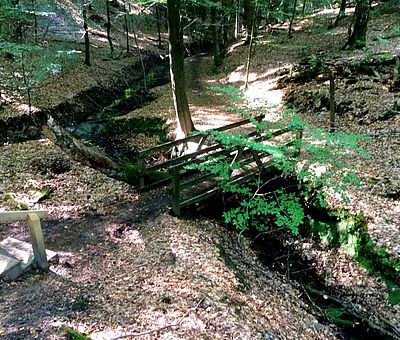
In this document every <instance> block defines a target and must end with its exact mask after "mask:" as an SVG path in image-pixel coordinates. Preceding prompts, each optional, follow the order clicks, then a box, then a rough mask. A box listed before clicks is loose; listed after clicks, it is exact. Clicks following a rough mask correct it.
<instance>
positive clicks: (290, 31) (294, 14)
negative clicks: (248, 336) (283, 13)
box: [288, 0, 297, 38]
mask: <svg viewBox="0 0 400 340" xmlns="http://www.w3.org/2000/svg"><path fill="white" fill-rule="evenodd" d="M296 6H297V0H294V4H293V12H292V17H291V18H290V24H289V34H288V35H289V38H292V27H293V21H294V17H295V16H296Z"/></svg>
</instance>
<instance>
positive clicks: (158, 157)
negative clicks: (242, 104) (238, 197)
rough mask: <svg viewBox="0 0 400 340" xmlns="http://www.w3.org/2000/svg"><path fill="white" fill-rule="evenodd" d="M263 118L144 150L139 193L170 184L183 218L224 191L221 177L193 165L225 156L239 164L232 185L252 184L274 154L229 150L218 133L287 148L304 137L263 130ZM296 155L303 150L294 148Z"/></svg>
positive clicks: (176, 208) (235, 147)
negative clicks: (185, 210)
mask: <svg viewBox="0 0 400 340" xmlns="http://www.w3.org/2000/svg"><path fill="white" fill-rule="evenodd" d="M263 118H264V115H260V116H257V117H255V118H248V119H243V120H241V121H238V122H235V123H232V124H229V125H225V126H222V127H220V128H218V129H214V130H209V131H204V132H198V133H196V134H193V135H191V136H189V137H187V138H184V139H179V140H175V141H172V142H168V143H164V144H160V145H157V146H155V147H152V148H149V149H145V150H142V151H140V152H139V155H138V161H137V168H138V178H139V180H138V188H139V190H140V191H146V190H150V189H153V188H155V187H159V186H161V185H169V190H170V196H171V205H172V209H173V211H174V213H175V214H176V215H177V216H179V215H180V213H181V209H182V208H186V207H189V206H191V205H193V204H195V203H199V202H201V201H204V200H205V199H207V198H209V197H211V196H212V195H215V194H216V193H218V191H219V190H220V189H219V186H218V183H219V182H220V181H221V178H219V176H218V175H217V174H213V173H209V172H208V173H207V172H200V171H198V170H197V171H196V170H194V169H193V168H196V167H193V165H197V166H201V165H202V164H205V163H206V162H208V161H209V160H210V158H217V157H218V158H221V157H222V158H224V160H225V161H228V162H229V163H230V164H231V165H233V164H235V171H231V172H230V183H231V184H242V183H245V182H247V181H250V180H251V179H253V178H254V177H255V176H257V175H258V174H259V173H260V171H261V170H265V169H266V168H267V167H268V166H269V165H270V164H271V162H272V155H271V154H269V153H268V152H265V151H263V152H262V151H256V150H254V149H250V148H247V147H243V146H241V145H233V146H229V147H226V146H224V145H223V144H222V143H220V142H219V141H218V140H217V139H216V138H215V132H226V133H237V132H239V131H240V133H241V135H242V136H244V137H247V138H248V139H251V140H253V141H257V142H260V143H263V144H266V145H267V144H271V143H272V144H275V145H277V144H278V143H279V144H281V145H285V146H287V147H290V146H294V145H296V143H294V142H295V139H299V138H300V139H301V138H302V131H301V130H291V129H278V130H273V131H271V130H269V131H265V130H264V129H259V128H258V126H257V125H258V124H257V122H260V121H262V119H263ZM243 131H245V132H243ZM293 152H294V153H298V152H299V150H295V149H294V148H293ZM238 166H239V168H238Z"/></svg>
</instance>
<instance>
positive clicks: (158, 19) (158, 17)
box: [155, 3, 161, 49]
mask: <svg viewBox="0 0 400 340" xmlns="http://www.w3.org/2000/svg"><path fill="white" fill-rule="evenodd" d="M155 6H156V17H157V35H158V48H159V49H161V16H160V9H159V4H158V3H156V5H155Z"/></svg>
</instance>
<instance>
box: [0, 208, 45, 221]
mask: <svg viewBox="0 0 400 340" xmlns="http://www.w3.org/2000/svg"><path fill="white" fill-rule="evenodd" d="M29 214H36V215H37V216H38V217H39V218H45V217H47V216H48V212H47V211H44V210H21V211H0V222H10V221H25V220H27V219H28V215H29Z"/></svg>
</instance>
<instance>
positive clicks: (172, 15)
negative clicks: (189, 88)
mask: <svg viewBox="0 0 400 340" xmlns="http://www.w3.org/2000/svg"><path fill="white" fill-rule="evenodd" d="M167 7H168V26H169V58H170V73H171V85H172V97H173V100H174V106H175V112H176V115H177V137H180V135H183V136H185V137H186V136H188V135H189V134H190V133H191V132H193V131H194V130H195V129H194V124H193V121H192V116H191V114H190V110H189V103H188V99H187V95H186V90H185V69H184V54H183V53H184V51H185V46H184V43H183V32H182V26H181V16H180V0H167Z"/></svg>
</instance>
